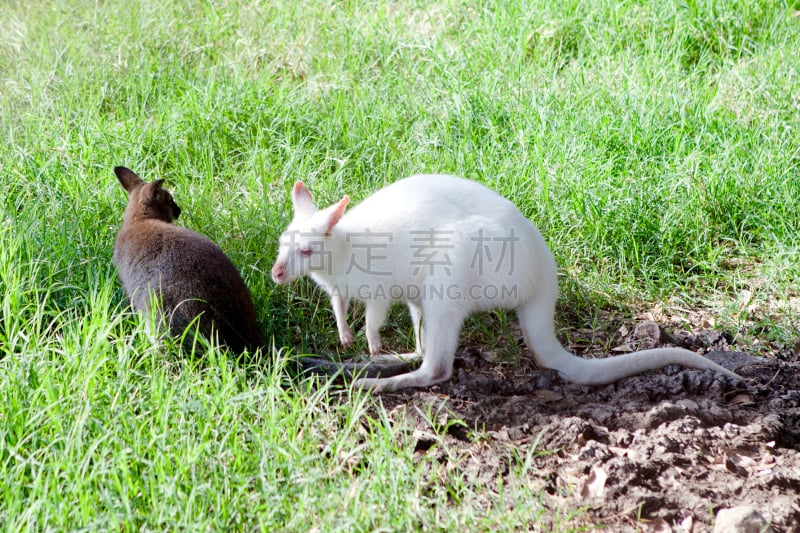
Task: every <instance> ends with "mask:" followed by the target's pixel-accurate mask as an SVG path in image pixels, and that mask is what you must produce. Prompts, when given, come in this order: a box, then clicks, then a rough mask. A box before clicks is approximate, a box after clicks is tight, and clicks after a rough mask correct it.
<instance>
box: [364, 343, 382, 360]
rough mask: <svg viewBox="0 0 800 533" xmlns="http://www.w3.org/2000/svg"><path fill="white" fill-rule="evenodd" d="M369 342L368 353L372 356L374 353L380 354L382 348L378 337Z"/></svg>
mask: <svg viewBox="0 0 800 533" xmlns="http://www.w3.org/2000/svg"><path fill="white" fill-rule="evenodd" d="M367 344H369V354H370V355H371V356H373V357H375V356H376V355H380V353H381V350H383V343H382V342H381V340H380V339H378V340H373V341H372V342H368V343H367Z"/></svg>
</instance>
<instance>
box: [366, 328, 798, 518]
mask: <svg viewBox="0 0 800 533" xmlns="http://www.w3.org/2000/svg"><path fill="white" fill-rule="evenodd" d="M631 329H632V331H631V332H630V333H628V331H627V328H623V329H622V331H621V333H622V335H618V338H617V339H616V342H617V346H616V348H617V351H629V350H632V349H639V348H646V347H651V346H653V345H656V344H658V345H661V344H663V341H664V340H665V339H666V340H669V341H672V342H671V344H681V345H684V346H688V347H694V348H696V349H697V350H698V351H700V352H708V353H706V354H705V355H707V356H709V357H711V358H712V359H714V360H716V361H717V362H719V363H721V364H722V365H723V366H726V367H728V368H730V369H732V370H734V371H735V372H737V373H739V374H740V375H741V376H742V377H743V378H744V380H743V381H739V380H735V379H731V378H727V377H723V376H718V375H716V374H714V373H713V372H710V371H698V370H689V369H682V368H679V367H667V368H665V369H662V370H660V371H654V372H649V373H647V374H644V375H641V376H636V377H631V378H627V379H624V380H622V381H619V382H617V383H615V384H612V385H607V386H592V387H588V386H581V385H575V384H572V383H569V382H567V381H565V380H563V379H561V378H560V376H559V375H558V374H557V373H556V372H553V371H549V370H540V369H538V368H536V366H535V364H534V363H533V360H532V358H531V357H530V354H529V353H528V352H527V351H526V350H525V349H524V348H521V350H520V353H521V354H522V355H521V357H520V359H519V360H517V361H513V362H509V361H503V360H501V357H499V356H498V355H497V353H496V352H494V351H488V352H487V351H481V349H479V348H476V347H473V346H464V347H462V348H460V350H459V352H458V354H457V358H456V366H455V371H454V376H453V379H452V380H450V381H449V382H447V383H444V384H442V385H438V386H435V387H432V388H430V389H426V390H410V391H405V392H400V393H395V394H384V395H382V397H381V401H382V402H383V404H384V406H385V407H386V408H387V409H388V410H390V412H391V413H392V417H393V418H397V419H399V418H402V419H403V420H404V421H405V422H404V423H405V424H407V423H408V421H410V422H411V424H412V427H413V434H414V436H415V442H416V452H417V453H418V454H419V457H420V458H422V457H426V458H428V459H431V458H433V459H434V460H439V461H441V462H447V463H448V464H449V465H452V468H454V469H457V471H458V474H459V476H460V478H461V479H466V482H467V483H474V484H475V486H477V484H479V483H480V486H481V487H483V488H484V490H485V489H486V488H487V487H489V488H490V490H498V489H499V487H500V486H501V485H502V486H505V487H508V486H514V485H515V484H520V483H526V484H530V485H532V486H534V487H536V488H539V489H540V492H541V494H542V504H543V505H544V506H545V507H546V508H547V511H548V512H546V513H544V515H543V517H539V518H538V519H537V520H540V519H544V522H542V523H540V524H539V526H536V525H533V524H532V527H543V528H546V529H549V528H551V527H557V528H559V529H564V528H572V527H575V528H579V529H583V528H585V529H583V530H586V529H588V530H596V529H606V530H609V531H692V532H703V531H711V530H712V528H713V524H714V520H715V516H716V513H717V512H718V511H719V510H720V509H726V508H730V507H736V506H740V505H750V506H753V507H754V508H755V509H756V510H757V511H758V512H759V513H760V514H761V515H762V516H763V517H764V519H765V520H766V521H767V522H768V523H769V524H770V526H771V528H772V531H777V532H780V531H787V532H789V531H800V525H798V524H800V363H799V362H797V361H792V359H797V357H796V354H794V353H793V352H792V351H791V350H790V351H789V352H788V353H786V354H783V355H782V356H781V357H783V358H784V359H788V360H778V359H777V358H774V357H773V358H765V357H753V356H750V355H748V354H746V353H742V352H736V351H731V350H730V349H729V346H728V343H727V338H726V337H725V336H724V335H722V334H720V333H718V332H716V331H713V330H703V331H700V332H698V333H696V334H692V335H688V334H684V335H683V336H680V338H678V337H675V336H670V335H668V334H666V333H665V332H664V330H663V329H662V328H661V327H660V326H658V325H656V324H655V323H653V322H645V323H643V324H640V325H639V326H637V327H635V328H631ZM573 348H574V346H573ZM715 348H717V349H715ZM430 413H434V416H433V417H431V416H430ZM432 418H433V420H432ZM406 427H407V426H406ZM526 458H528V459H529V460H530V461H531V463H530V468H520V464H521V463H524V461H525V459H526ZM520 472H522V473H521V474H520ZM572 513H575V514H574V516H573V515H572Z"/></svg>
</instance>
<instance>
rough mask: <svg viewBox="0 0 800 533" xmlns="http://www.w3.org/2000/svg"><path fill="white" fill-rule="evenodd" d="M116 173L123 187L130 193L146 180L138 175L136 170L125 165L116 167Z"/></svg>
mask: <svg viewBox="0 0 800 533" xmlns="http://www.w3.org/2000/svg"><path fill="white" fill-rule="evenodd" d="M114 174H116V175H117V179H118V180H119V182H120V183H121V184H122V188H123V189H125V190H126V191H128V193H130V192H131V191H133V190H134V189H138V188H139V187H141V186H142V185H144V180H143V179H142V178H140V177H139V176H137V175H136V173H135V172H134V171H132V170H131V169H129V168H125V167H114Z"/></svg>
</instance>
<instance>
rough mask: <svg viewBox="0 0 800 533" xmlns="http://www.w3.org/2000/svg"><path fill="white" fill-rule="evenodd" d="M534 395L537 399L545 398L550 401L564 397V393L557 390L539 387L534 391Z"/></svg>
mask: <svg viewBox="0 0 800 533" xmlns="http://www.w3.org/2000/svg"><path fill="white" fill-rule="evenodd" d="M533 397H534V398H535V399H537V400H545V401H548V402H557V401H559V400H562V399H564V395H563V394H559V393H557V392H553V391H551V390H546V389H537V390H535V391H533Z"/></svg>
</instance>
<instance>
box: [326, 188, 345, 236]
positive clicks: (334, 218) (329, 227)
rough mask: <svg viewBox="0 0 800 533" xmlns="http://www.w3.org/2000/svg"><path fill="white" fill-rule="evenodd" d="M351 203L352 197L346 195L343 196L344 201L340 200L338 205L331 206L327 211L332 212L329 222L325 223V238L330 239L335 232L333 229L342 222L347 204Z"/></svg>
mask: <svg viewBox="0 0 800 533" xmlns="http://www.w3.org/2000/svg"><path fill="white" fill-rule="evenodd" d="M349 203H350V197H349V196H347V195H346V194H345V195H344V196H342V199H341V200H339V201H338V202H337V203H335V204H333V205H332V206H330V207H329V208H328V209H327V210H329V211H330V214H329V215H328V220H327V221H326V222H325V226H326V227H325V236H326V237H329V236H330V234H331V233H332V232H333V227H334V226H336V224H338V223H339V220H341V218H342V215H344V210H345V209H347V204H349Z"/></svg>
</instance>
